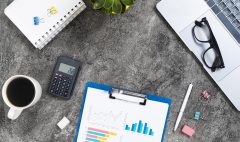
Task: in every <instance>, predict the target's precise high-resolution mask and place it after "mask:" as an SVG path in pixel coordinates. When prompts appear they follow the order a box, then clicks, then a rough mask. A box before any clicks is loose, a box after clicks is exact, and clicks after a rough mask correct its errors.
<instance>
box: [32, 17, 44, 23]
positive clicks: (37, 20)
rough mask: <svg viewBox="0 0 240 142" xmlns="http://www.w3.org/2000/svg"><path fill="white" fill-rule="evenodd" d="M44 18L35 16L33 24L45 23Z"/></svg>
mask: <svg viewBox="0 0 240 142" xmlns="http://www.w3.org/2000/svg"><path fill="white" fill-rule="evenodd" d="M43 22H44V21H43V19H40V18H39V17H38V16H35V17H33V24H34V25H39V24H40V23H43Z"/></svg>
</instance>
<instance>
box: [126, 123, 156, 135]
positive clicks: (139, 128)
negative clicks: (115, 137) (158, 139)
mask: <svg viewBox="0 0 240 142" xmlns="http://www.w3.org/2000/svg"><path fill="white" fill-rule="evenodd" d="M125 130H126V131H131V132H135V133H139V134H145V135H150V136H154V131H153V130H152V129H151V128H149V126H148V123H143V121H142V120H139V122H138V123H133V124H131V125H128V124H127V125H125Z"/></svg>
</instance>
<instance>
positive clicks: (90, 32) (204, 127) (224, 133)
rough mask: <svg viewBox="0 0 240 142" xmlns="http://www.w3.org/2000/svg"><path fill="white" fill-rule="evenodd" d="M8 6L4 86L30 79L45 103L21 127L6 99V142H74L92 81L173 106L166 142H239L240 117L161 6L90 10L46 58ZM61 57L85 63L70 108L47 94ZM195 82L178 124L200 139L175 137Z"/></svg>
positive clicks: (1, 60) (0, 64)
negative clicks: (205, 97) (20, 77)
mask: <svg viewBox="0 0 240 142" xmlns="http://www.w3.org/2000/svg"><path fill="white" fill-rule="evenodd" d="M10 2H12V0H1V2H0V85H1V86H2V84H3V83H4V81H5V80H6V79H7V78H9V77H10V76H12V75H16V74H24V75H29V76H32V77H34V78H36V79H37V80H38V81H39V82H40V84H41V85H42V88H43V95H42V98H41V100H40V101H39V102H38V103H37V104H36V105H35V106H33V107H31V108H30V109H27V110H25V111H24V112H23V113H22V114H21V116H20V117H19V118H18V119H17V120H15V121H10V120H9V119H8V118H7V112H8V110H9V108H8V107H7V106H6V105H5V104H4V103H3V101H2V98H1V99H0V142H68V141H73V139H74V135H75V129H76V123H77V120H78V115H79V109H80V105H81V101H82V94H83V90H84V86H85V83H86V82H87V81H94V82H97V83H103V84H108V85H114V86H120V87H124V88H128V89H133V90H139V91H141V92H144V93H155V94H158V95H161V96H165V97H169V98H171V99H172V105H171V112H170V116H169V120H168V125H167V130H166V134H165V141H166V142H188V141H189V142H190V141H192V142H239V141H240V113H239V112H237V111H236V110H235V108H234V107H233V106H232V105H231V103H230V102H229V101H228V100H227V98H226V97H225V96H224V94H223V93H222V92H221V91H220V89H219V88H218V87H217V86H216V85H215V84H214V82H213V81H212V80H211V79H210V78H209V76H208V75H207V74H206V73H205V71H203V70H202V68H201V67H200V65H199V64H198V63H197V62H196V60H195V59H194V58H193V56H192V55H191V54H190V52H189V51H188V50H187V48H186V46H185V45H184V44H183V43H182V42H181V41H180V40H179V38H178V37H177V36H176V34H175V33H174V32H173V31H172V29H171V28H170V27H169V26H168V25H167V23H166V22H165V21H164V20H163V18H162V17H161V16H160V15H159V14H158V13H157V11H156V9H155V5H156V3H157V2H158V0H136V2H135V5H134V6H133V7H131V8H130V9H129V11H127V13H126V14H124V15H121V16H116V15H115V16H109V15H105V14H103V13H101V12H97V11H94V10H92V9H91V7H90V5H89V3H88V2H87V3H88V8H87V9H86V10H85V11H84V12H83V13H81V14H80V15H79V16H78V17H77V18H76V19H75V20H74V21H73V22H72V23H70V24H69V25H68V26H67V27H66V28H65V29H64V30H63V31H62V32H61V33H60V34H59V35H57V37H56V38H55V39H54V40H53V41H52V42H50V43H49V44H48V45H47V46H46V48H44V49H43V50H41V51H39V50H36V49H34V48H33V46H32V45H31V44H30V42H29V41H28V40H27V39H26V38H25V37H24V35H23V34H22V33H21V32H20V31H19V30H18V29H17V28H16V27H15V26H14V25H13V24H12V23H11V22H10V21H9V20H8V19H7V17H6V16H5V15H4V13H3V10H4V8H5V7H6V6H7V5H8V4H9V3H10ZM60 55H67V56H69V57H73V58H75V59H78V60H80V61H81V63H82V66H81V67H82V69H81V72H80V74H79V77H78V80H77V83H76V88H75V91H74V94H73V96H72V98H71V99H70V100H68V101H66V100H62V99H59V98H55V97H53V96H51V95H49V94H48V93H47V92H46V90H47V87H48V83H49V78H50V75H51V72H52V69H53V67H54V64H55V61H56V59H57V57H58V56H60ZM191 82H192V83H193V84H194V88H193V92H192V95H191V97H190V99H189V102H188V105H187V109H186V111H185V114H184V116H183V118H182V121H181V123H180V127H181V126H183V125H184V124H188V125H190V126H192V127H194V128H195V129H196V134H195V135H194V136H193V137H192V138H188V137H186V136H185V135H183V134H181V132H180V129H178V131H177V132H175V133H173V132H172V130H173V126H174V123H175V120H176V117H177V114H178V111H179V109H180V106H181V103H182V100H183V98H184V94H185V92H186V89H187V87H188V85H189V83H191ZM205 89H208V90H209V91H210V93H211V100H210V101H207V102H206V101H202V100H201V98H200V93H201V92H202V91H203V90H205ZM195 111H201V112H202V113H203V114H204V115H205V117H206V120H204V121H195V120H193V113H194V112H195ZM63 116H67V117H68V118H69V119H70V121H71V124H70V125H69V126H68V127H67V128H66V129H64V130H62V131H61V130H60V129H59V128H58V127H57V126H56V124H57V122H58V121H59V120H60V119H61V118H62V117H63ZM135 142H137V140H136V141H135Z"/></svg>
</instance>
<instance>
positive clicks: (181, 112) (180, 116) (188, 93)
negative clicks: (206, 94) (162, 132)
mask: <svg viewBox="0 0 240 142" xmlns="http://www.w3.org/2000/svg"><path fill="white" fill-rule="evenodd" d="M192 87H193V85H192V83H191V84H190V85H189V86H188V90H187V93H186V96H185V98H184V100H183V103H182V106H181V109H180V112H179V114H178V117H177V121H176V123H175V127H174V131H176V130H177V128H178V125H179V123H180V121H181V118H182V115H183V112H184V110H185V108H186V104H187V101H188V98H189V96H190V94H191V91H192Z"/></svg>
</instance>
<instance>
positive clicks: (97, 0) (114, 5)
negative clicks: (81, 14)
mask: <svg viewBox="0 0 240 142" xmlns="http://www.w3.org/2000/svg"><path fill="white" fill-rule="evenodd" d="M91 1H92V3H93V9H96V10H102V11H104V12H106V13H108V14H121V13H124V12H125V11H126V10H127V9H128V8H129V6H131V5H133V3H134V0H91Z"/></svg>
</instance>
